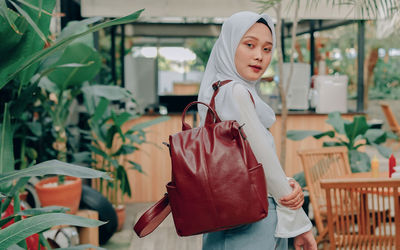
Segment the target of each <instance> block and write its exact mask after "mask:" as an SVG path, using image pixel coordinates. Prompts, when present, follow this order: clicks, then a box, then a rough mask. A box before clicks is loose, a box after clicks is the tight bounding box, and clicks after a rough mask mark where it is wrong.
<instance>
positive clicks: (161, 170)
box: [125, 115, 353, 203]
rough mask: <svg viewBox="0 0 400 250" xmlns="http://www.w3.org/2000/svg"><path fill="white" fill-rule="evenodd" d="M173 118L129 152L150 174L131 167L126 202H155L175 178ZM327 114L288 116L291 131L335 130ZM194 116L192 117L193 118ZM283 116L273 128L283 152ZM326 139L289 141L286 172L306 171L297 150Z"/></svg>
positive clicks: (178, 123)
mask: <svg viewBox="0 0 400 250" xmlns="http://www.w3.org/2000/svg"><path fill="white" fill-rule="evenodd" d="M352 116H353V115H343V118H345V119H351V118H352ZM170 117H171V119H170V120H168V121H166V122H164V123H161V124H157V125H154V126H152V127H150V128H149V129H147V130H146V131H147V132H148V133H147V141H149V142H151V143H147V144H144V145H142V146H141V147H140V150H139V151H137V152H135V153H133V154H132V155H129V156H128V158H129V160H132V161H135V162H137V163H139V164H141V166H142V167H143V170H144V171H145V172H146V174H140V173H138V172H137V171H135V170H128V175H129V180H130V184H131V187H132V198H128V197H125V202H127V203H130V202H153V201H157V200H159V199H160V198H161V197H162V196H163V194H164V193H165V192H166V189H165V184H166V183H167V182H169V181H170V179H171V163H170V157H169V152H168V148H167V147H166V146H164V145H162V142H167V141H168V136H169V135H170V134H173V133H176V132H178V131H180V130H181V120H180V119H181V116H180V115H170ZM152 118H154V116H143V117H141V118H139V119H136V120H133V121H130V122H129V123H127V124H126V126H132V124H136V123H140V122H143V121H147V120H150V119H152ZM327 118H328V116H327V115H290V116H289V117H288V130H292V129H296V130H320V131H325V130H328V129H332V128H331V127H330V125H328V124H326V122H325V121H326V120H327ZM189 119H190V118H189ZM280 123H281V119H280V116H277V121H276V123H275V124H274V125H273V127H272V128H271V132H272V134H273V135H274V138H275V144H276V148H277V151H278V155H279V153H280ZM322 142H323V140H322V139H321V140H315V139H313V138H307V139H304V140H302V141H291V140H288V141H287V156H286V157H287V158H286V170H285V171H286V174H287V175H288V176H293V175H294V174H295V173H298V172H300V171H301V170H302V167H301V165H300V164H301V163H300V158H299V156H298V155H297V150H299V149H307V148H316V147H321V146H322Z"/></svg>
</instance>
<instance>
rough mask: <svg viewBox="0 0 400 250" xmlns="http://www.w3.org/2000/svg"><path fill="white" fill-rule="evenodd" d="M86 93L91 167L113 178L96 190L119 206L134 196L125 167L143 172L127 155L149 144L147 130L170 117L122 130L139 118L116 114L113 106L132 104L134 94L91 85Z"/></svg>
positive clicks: (101, 182) (121, 113)
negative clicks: (146, 143) (91, 158)
mask: <svg viewBox="0 0 400 250" xmlns="http://www.w3.org/2000/svg"><path fill="white" fill-rule="evenodd" d="M83 92H84V103H85V106H86V109H87V111H88V113H89V117H90V119H89V127H90V131H87V132H86V138H88V139H89V145H88V148H89V150H90V152H91V154H93V155H94V156H95V157H94V159H95V160H94V161H93V162H92V166H93V167H94V168H97V169H99V170H101V171H105V172H110V173H111V176H112V177H113V178H114V179H113V180H111V181H106V183H104V182H103V181H100V182H99V183H97V184H98V185H97V188H98V189H99V191H100V192H102V193H105V194H106V195H107V197H108V199H109V200H110V201H111V202H112V203H113V204H114V206H115V207H118V205H119V202H120V201H122V202H123V197H124V195H125V194H126V195H128V196H129V197H131V187H130V184H129V180H128V174H127V172H126V168H128V167H129V168H130V169H134V170H137V171H139V172H140V173H143V170H142V167H141V166H140V165H139V164H137V163H136V162H133V161H130V160H125V158H124V156H125V155H128V154H132V153H133V152H135V151H136V150H138V149H139V145H141V144H142V143H145V142H146V133H145V131H144V130H143V129H144V128H146V127H148V126H151V125H154V124H156V123H159V122H163V121H165V120H167V119H169V117H160V118H156V119H153V120H150V121H148V122H143V123H139V124H137V125H134V126H132V127H130V128H123V126H124V124H125V123H126V122H128V121H129V120H132V119H136V118H138V117H139V115H137V114H134V113H130V112H126V111H122V112H118V111H114V110H113V108H112V107H111V106H110V104H111V102H112V101H116V100H121V99H130V100H131V101H132V100H133V99H132V95H131V94H130V93H129V92H128V91H127V90H125V89H123V88H120V87H118V86H104V85H92V86H86V87H84V88H83ZM104 184H105V185H106V187H105V188H104V187H103V186H104Z"/></svg>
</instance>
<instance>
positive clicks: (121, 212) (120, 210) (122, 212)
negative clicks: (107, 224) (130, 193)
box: [114, 205, 126, 232]
mask: <svg viewBox="0 0 400 250" xmlns="http://www.w3.org/2000/svg"><path fill="white" fill-rule="evenodd" d="M125 208H126V207H125V205H119V206H118V207H114V209H115V212H116V213H117V218H118V227H117V232H119V231H121V230H122V228H123V227H124V223H125V218H126V209H125Z"/></svg>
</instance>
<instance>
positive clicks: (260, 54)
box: [254, 50, 262, 62]
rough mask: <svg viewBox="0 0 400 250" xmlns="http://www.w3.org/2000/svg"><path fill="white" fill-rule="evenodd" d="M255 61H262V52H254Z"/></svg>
mask: <svg viewBox="0 0 400 250" xmlns="http://www.w3.org/2000/svg"><path fill="white" fill-rule="evenodd" d="M254 56H255V59H256V60H257V61H260V62H261V61H262V51H261V50H256V52H255V55H254Z"/></svg>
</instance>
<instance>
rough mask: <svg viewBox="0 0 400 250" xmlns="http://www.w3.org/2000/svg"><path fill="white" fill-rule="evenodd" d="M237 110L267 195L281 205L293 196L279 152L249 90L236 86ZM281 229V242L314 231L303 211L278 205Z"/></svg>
mask: <svg viewBox="0 0 400 250" xmlns="http://www.w3.org/2000/svg"><path fill="white" fill-rule="evenodd" d="M232 97H233V100H234V101H235V104H236V108H237V110H238V111H239V113H240V117H238V122H239V123H240V124H243V123H244V124H245V125H244V126H243V129H244V132H245V134H246V136H247V140H248V142H249V144H250V146H251V149H252V151H253V153H254V155H255V156H256V158H257V160H258V161H259V162H261V163H262V164H263V167H264V170H265V175H266V179H267V188H268V193H269V194H270V195H272V196H273V197H274V199H275V200H276V201H279V200H280V199H281V198H283V197H284V196H288V195H290V194H291V193H292V188H291V187H290V185H289V183H288V181H287V178H286V175H285V173H284V172H283V170H282V167H281V165H280V162H279V160H278V157H277V155H276V152H275V150H274V148H273V146H272V141H271V140H272V138H271V137H270V136H271V135H269V134H268V132H267V131H266V129H265V128H264V126H263V125H262V124H261V122H260V120H259V118H258V116H257V114H256V111H255V108H254V104H253V102H252V101H251V98H250V95H249V92H248V91H247V89H246V88H245V87H244V86H242V85H240V84H235V85H234V86H233V93H232ZM277 213H278V225H277V229H276V234H275V235H276V236H277V237H282V238H289V237H294V236H297V235H300V234H303V233H305V232H307V231H309V230H310V229H311V227H312V224H311V222H310V220H309V219H308V217H307V215H306V214H305V213H304V211H303V209H298V210H290V209H289V208H286V207H283V206H282V205H281V204H280V203H279V202H278V206H277Z"/></svg>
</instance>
